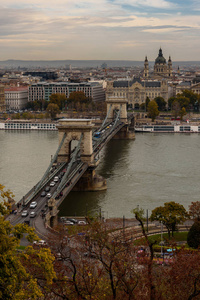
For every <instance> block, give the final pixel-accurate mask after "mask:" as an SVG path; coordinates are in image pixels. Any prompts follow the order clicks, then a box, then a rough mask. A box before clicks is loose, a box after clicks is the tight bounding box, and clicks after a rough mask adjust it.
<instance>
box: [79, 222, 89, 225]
mask: <svg viewBox="0 0 200 300" xmlns="http://www.w3.org/2000/svg"><path fill="white" fill-rule="evenodd" d="M78 225H87V223H86V222H85V221H78Z"/></svg>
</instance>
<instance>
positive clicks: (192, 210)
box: [189, 201, 200, 221]
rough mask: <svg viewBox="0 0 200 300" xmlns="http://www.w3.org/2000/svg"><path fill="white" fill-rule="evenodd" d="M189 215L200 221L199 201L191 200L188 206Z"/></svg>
mask: <svg viewBox="0 0 200 300" xmlns="http://www.w3.org/2000/svg"><path fill="white" fill-rule="evenodd" d="M189 216H190V217H191V218H192V219H195V220H198V221H200V201H196V202H192V203H191V204H190V206H189Z"/></svg>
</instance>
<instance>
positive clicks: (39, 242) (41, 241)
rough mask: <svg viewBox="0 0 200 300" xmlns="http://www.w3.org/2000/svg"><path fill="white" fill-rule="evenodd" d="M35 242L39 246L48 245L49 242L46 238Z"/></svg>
mask: <svg viewBox="0 0 200 300" xmlns="http://www.w3.org/2000/svg"><path fill="white" fill-rule="evenodd" d="M33 244H34V245H37V246H46V244H47V243H46V242H45V241H44V240H39V241H34V242H33Z"/></svg>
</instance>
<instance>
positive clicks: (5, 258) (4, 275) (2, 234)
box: [0, 185, 55, 300]
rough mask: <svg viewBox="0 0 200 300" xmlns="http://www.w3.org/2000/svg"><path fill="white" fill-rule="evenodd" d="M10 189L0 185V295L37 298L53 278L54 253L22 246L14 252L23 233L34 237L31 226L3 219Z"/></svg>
mask: <svg viewBox="0 0 200 300" xmlns="http://www.w3.org/2000/svg"><path fill="white" fill-rule="evenodd" d="M12 197H13V195H12V193H11V192H10V191H9V190H8V191H6V190H5V187H4V186H2V185H0V200H1V201H0V299H11V300H26V299H39V297H42V296H43V291H42V288H41V287H42V286H43V288H44V289H45V288H48V286H49V285H50V284H51V283H52V280H53V278H55V272H54V270H53V261H54V257H53V256H52V254H51V251H50V249H47V248H40V249H34V248H33V247H32V246H28V247H26V249H25V250H24V251H23V252H18V251H17V248H18V247H19V244H20V240H21V238H22V237H23V235H24V234H26V238H27V239H28V241H29V242H33V240H38V237H37V235H36V234H35V232H34V229H33V228H31V227H29V226H27V225H25V224H17V225H15V226H12V225H11V224H10V222H9V221H7V220H5V215H6V214H8V213H9V207H10V204H9V203H11V202H12V201H11V200H12Z"/></svg>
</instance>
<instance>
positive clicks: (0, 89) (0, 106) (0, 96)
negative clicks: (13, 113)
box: [0, 86, 6, 112]
mask: <svg viewBox="0 0 200 300" xmlns="http://www.w3.org/2000/svg"><path fill="white" fill-rule="evenodd" d="M5 110H6V102H5V93H4V86H0V112H3V111H5Z"/></svg>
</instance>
